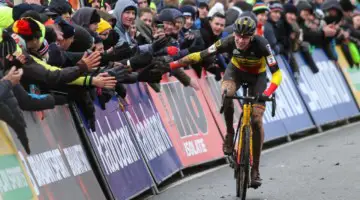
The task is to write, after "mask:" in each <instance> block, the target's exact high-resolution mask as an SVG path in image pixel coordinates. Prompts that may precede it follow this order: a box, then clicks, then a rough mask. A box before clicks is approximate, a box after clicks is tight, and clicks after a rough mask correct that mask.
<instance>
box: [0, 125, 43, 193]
mask: <svg viewBox="0 0 360 200" xmlns="http://www.w3.org/2000/svg"><path fill="white" fill-rule="evenodd" d="M8 133H9V132H8V128H7V126H6V124H5V123H4V122H0V199H2V200H13V199H16V200H29V199H31V200H37V199H38V198H37V196H36V194H35V193H34V190H33V188H32V187H33V186H32V183H31V181H30V179H29V176H28V174H27V172H26V171H25V170H24V167H23V165H22V164H21V161H20V160H19V159H18V157H17V151H16V149H15V146H14V145H13V143H12V138H9V136H10V135H9V134H8Z"/></svg>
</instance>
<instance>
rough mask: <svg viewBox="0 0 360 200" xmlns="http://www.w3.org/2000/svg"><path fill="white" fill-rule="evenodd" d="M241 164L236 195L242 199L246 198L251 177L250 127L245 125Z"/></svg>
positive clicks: (238, 170) (237, 176) (238, 167)
mask: <svg viewBox="0 0 360 200" xmlns="http://www.w3.org/2000/svg"><path fill="white" fill-rule="evenodd" d="M240 156H241V158H240V165H238V166H237V169H236V170H237V173H236V196H237V197H240V198H241V200H245V199H246V192H247V189H248V185H249V177H250V127H249V126H245V127H244V133H243V139H242V148H241V154H240Z"/></svg>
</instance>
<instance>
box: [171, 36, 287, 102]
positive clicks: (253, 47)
mask: <svg viewBox="0 0 360 200" xmlns="http://www.w3.org/2000/svg"><path fill="white" fill-rule="evenodd" d="M224 52H231V53H232V58H231V64H232V65H234V66H235V67H236V68H238V69H239V70H241V71H243V72H247V73H251V74H260V73H263V72H265V71H266V65H268V66H269V68H270V71H271V73H272V79H271V84H270V86H269V87H268V88H267V89H266V90H265V92H264V94H265V95H267V96H270V95H271V94H272V93H273V92H274V91H275V90H276V89H277V87H278V86H279V85H280V82H281V79H282V75H281V71H280V70H279V67H278V65H277V62H276V59H275V57H274V56H273V54H272V49H271V47H270V45H269V43H268V41H267V40H266V39H265V38H263V37H261V36H258V35H255V36H254V37H253V39H252V40H251V41H250V44H249V47H248V48H247V49H246V50H239V49H237V48H236V45H235V38H234V36H233V35H231V36H228V37H226V38H224V39H221V40H218V41H217V42H216V43H215V44H213V45H211V46H210V47H209V48H208V49H206V50H204V51H201V52H196V53H192V54H190V55H188V56H186V57H184V58H182V59H180V60H179V61H177V63H172V64H171V65H170V67H171V68H177V67H179V66H183V65H189V64H193V63H197V62H200V61H202V60H203V59H204V58H206V57H208V56H211V55H214V54H218V53H224Z"/></svg>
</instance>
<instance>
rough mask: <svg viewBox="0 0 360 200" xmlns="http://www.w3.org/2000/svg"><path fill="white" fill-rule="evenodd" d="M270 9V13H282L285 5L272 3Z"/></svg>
mask: <svg viewBox="0 0 360 200" xmlns="http://www.w3.org/2000/svg"><path fill="white" fill-rule="evenodd" d="M269 9H270V11H280V12H282V11H283V10H284V8H283V5H282V4H281V2H280V1H270V2H269Z"/></svg>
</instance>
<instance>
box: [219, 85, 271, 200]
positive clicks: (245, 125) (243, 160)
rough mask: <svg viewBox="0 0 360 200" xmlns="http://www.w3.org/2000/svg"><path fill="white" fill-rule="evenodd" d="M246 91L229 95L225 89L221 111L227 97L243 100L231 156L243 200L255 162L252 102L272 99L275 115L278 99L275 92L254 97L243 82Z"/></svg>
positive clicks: (242, 199)
mask: <svg viewBox="0 0 360 200" xmlns="http://www.w3.org/2000/svg"><path fill="white" fill-rule="evenodd" d="M242 88H243V91H244V93H243V94H244V95H243V96H232V97H230V96H227V91H226V90H225V91H224V94H223V96H222V107H221V109H220V113H223V111H224V110H225V109H226V105H224V102H225V99H238V100H242V103H241V102H240V103H241V105H242V111H243V112H242V113H241V116H240V120H239V123H238V126H237V129H236V134H235V139H234V145H233V147H235V145H236V149H235V150H234V151H233V154H232V156H229V161H230V166H231V167H232V168H234V177H235V179H236V196H237V197H241V200H245V199H246V192H247V189H248V188H249V187H250V185H251V180H250V171H251V167H252V164H253V146H252V145H253V140H252V129H251V112H252V104H254V103H255V102H256V101H258V100H262V101H271V102H272V111H271V115H272V116H273V117H274V116H275V109H276V100H275V94H273V95H272V97H260V98H259V97H253V96H249V88H248V85H247V84H242Z"/></svg>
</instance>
